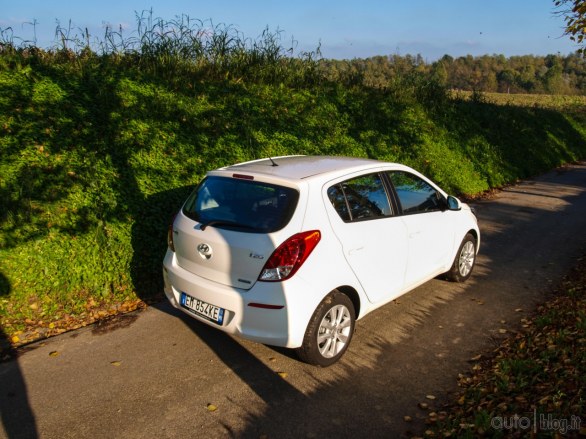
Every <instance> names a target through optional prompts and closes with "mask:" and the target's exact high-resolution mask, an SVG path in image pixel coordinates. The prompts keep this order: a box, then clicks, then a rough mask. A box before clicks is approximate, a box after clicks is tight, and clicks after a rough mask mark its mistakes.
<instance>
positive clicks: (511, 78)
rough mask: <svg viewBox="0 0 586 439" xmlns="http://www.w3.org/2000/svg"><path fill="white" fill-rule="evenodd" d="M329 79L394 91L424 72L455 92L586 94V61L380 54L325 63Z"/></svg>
mask: <svg viewBox="0 0 586 439" xmlns="http://www.w3.org/2000/svg"><path fill="white" fill-rule="evenodd" d="M321 67H322V69H323V71H324V74H325V76H326V77H327V78H328V79H330V80H334V81H341V82H345V83H350V84H356V85H358V84H362V85H366V86H369V87H374V88H388V87H389V86H390V85H392V84H393V82H394V81H396V78H398V77H402V76H405V75H406V74H414V73H415V74H421V75H424V76H427V77H429V79H433V80H434V81H435V82H436V83H438V84H440V85H442V86H445V87H447V88H450V89H456V90H468V91H478V92H500V93H539V94H560V95H584V94H586V60H585V59H584V58H583V57H582V55H581V54H580V53H578V52H577V53H572V54H569V55H566V56H563V55H560V54H557V55H547V56H536V55H523V56H511V57H508V58H507V57H505V56H504V55H483V56H472V55H467V56H461V57H458V58H454V57H452V56H450V55H444V56H443V57H442V58H441V59H439V60H437V61H435V62H433V63H428V62H426V61H425V60H424V59H423V57H422V56H421V55H417V56H413V55H405V56H400V55H389V56H374V57H371V58H366V59H353V60H345V61H340V60H322V61H321Z"/></svg>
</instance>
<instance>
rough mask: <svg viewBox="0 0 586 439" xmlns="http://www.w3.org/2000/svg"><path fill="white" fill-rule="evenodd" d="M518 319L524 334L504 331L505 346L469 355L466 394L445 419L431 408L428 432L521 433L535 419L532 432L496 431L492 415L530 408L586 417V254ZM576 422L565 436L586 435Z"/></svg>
mask: <svg viewBox="0 0 586 439" xmlns="http://www.w3.org/2000/svg"><path fill="white" fill-rule="evenodd" d="M515 311H517V312H520V311H521V309H520V308H518V309H516V310H515ZM520 323H521V327H522V330H521V332H518V333H513V332H511V331H510V330H509V331H505V330H499V331H498V332H499V333H502V334H505V333H506V334H507V338H506V339H504V340H503V341H502V343H501V344H500V346H498V347H497V348H496V349H495V350H494V351H493V352H492V353H490V354H489V355H486V356H484V355H477V356H475V357H473V358H472V359H471V360H470V361H471V362H472V363H473V365H472V367H471V370H470V372H469V374H467V375H463V374H460V376H459V380H458V385H459V386H460V387H461V389H462V390H461V392H460V394H459V395H457V396H456V397H455V399H454V401H453V402H451V403H450V404H448V405H447V406H446V407H445V412H440V413H445V414H446V415H445V416H442V417H441V418H443V419H441V420H440V416H432V413H429V414H428V419H427V424H428V425H430V426H432V429H431V430H429V431H426V433H425V434H426V436H430V437H431V436H433V437H460V436H467V437H468V436H469V437H478V436H488V437H492V436H494V435H495V434H497V435H499V434H505V436H507V435H512V436H511V437H521V436H524V435H526V434H529V433H532V432H533V428H534V427H536V426H534V425H531V431H525V430H523V429H520V428H516V429H515V428H511V429H509V430H507V431H496V430H495V429H494V428H493V426H492V425H491V421H492V420H493V419H495V418H497V419H508V420H511V419H514V417H515V416H517V417H519V416H525V415H527V414H529V415H530V417H529V415H528V418H530V419H531V420H532V419H534V418H533V414H537V416H539V415H541V414H543V415H544V416H546V417H547V416H549V417H550V418H551V419H557V420H567V421H568V422H569V421H570V420H571V419H572V416H574V417H578V418H579V419H581V421H582V424H584V423H585V422H586V417H585V416H586V415H585V414H586V258H582V259H579V264H578V266H577V267H576V268H575V269H574V270H573V272H572V274H571V275H570V276H568V277H567V278H566V279H565V281H564V282H563V283H562V285H561V287H560V288H558V290H557V291H556V296H555V297H554V298H553V299H552V300H551V301H549V302H547V303H546V304H544V305H542V306H540V307H539V308H538V310H537V312H536V313H535V315H534V316H533V317H532V318H523V319H521V322H520ZM421 405H422V404H421V403H420V404H419V407H421ZM558 425H559V424H558ZM570 426H571V425H570ZM574 427H575V428H574V430H568V431H567V432H566V433H567V434H566V435H565V436H567V437H578V435H581V434H582V433H580V430H579V429H580V426H579V425H577V424H576V423H575V424H574ZM540 428H541V427H540V426H539V425H538V426H537V430H538V435H537V437H541V435H543V436H544V437H546V436H547V437H550V436H551V437H556V436H558V435H559V434H557V433H559V431H552V430H551V429H550V430H547V429H544V428H542V429H541V430H540Z"/></svg>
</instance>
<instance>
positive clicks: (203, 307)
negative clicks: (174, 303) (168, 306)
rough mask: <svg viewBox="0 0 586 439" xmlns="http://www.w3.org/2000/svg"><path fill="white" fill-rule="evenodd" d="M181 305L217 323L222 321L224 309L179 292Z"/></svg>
mask: <svg viewBox="0 0 586 439" xmlns="http://www.w3.org/2000/svg"><path fill="white" fill-rule="evenodd" d="M181 306H182V307H183V308H187V309H188V310H190V311H191V312H193V313H194V314H197V315H198V316H201V317H203V318H204V319H207V320H210V321H212V322H214V323H217V324H218V325H221V324H222V323H223V322H224V309H223V308H220V307H219V306H215V305H212V304H210V303H207V302H204V301H203V300H199V299H196V298H195V297H191V296H190V295H188V294H185V293H181Z"/></svg>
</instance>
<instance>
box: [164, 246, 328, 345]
mask: <svg viewBox="0 0 586 439" xmlns="http://www.w3.org/2000/svg"><path fill="white" fill-rule="evenodd" d="M163 278H164V282H165V286H164V291H165V295H166V296H167V299H168V300H169V302H171V304H172V305H173V306H174V307H175V308H177V309H179V310H181V311H183V312H185V313H186V314H187V315H189V316H190V317H193V318H195V319H197V320H199V321H201V322H202V323H205V324H206V325H209V326H212V327H214V328H217V329H219V330H221V331H224V332H226V333H228V334H233V335H236V336H240V337H243V338H245V339H248V340H252V341H255V342H259V343H265V344H269V345H274V346H282V347H287V348H296V347H299V346H301V344H302V342H303V337H304V335H305V329H306V327H307V324H308V322H309V319H310V318H311V314H312V311H313V310H314V309H315V307H316V306H317V304H310V303H307V302H305V303H304V301H303V300H302V299H303V295H300V294H299V291H307V290H308V288H310V286H309V285H303V283H304V280H303V279H302V278H301V277H297V279H295V278H292V279H289V280H288V281H286V282H256V284H255V285H253V287H252V288H250V289H249V290H243V289H239V288H235V287H230V286H227V285H222V284H219V283H217V282H213V281H210V280H208V279H205V278H202V277H200V276H197V275H195V274H193V273H191V272H189V271H187V270H184V269H183V268H181V267H180V266H178V265H177V260H176V258H175V253H174V252H172V251H170V250H167V254H166V256H165V259H164V261H163ZM292 281H293V282H292ZM293 291H297V294H293ZM182 292H184V293H186V294H188V295H190V296H192V297H195V298H196V299H199V300H203V301H204V302H207V303H209V304H211V305H215V306H219V307H220V308H223V309H224V310H225V311H224V321H223V323H222V325H219V324H217V323H215V322H211V321H209V320H207V319H206V318H204V317H201V316H199V315H197V314H195V313H193V312H192V311H191V310H188V309H186V308H184V307H182V306H181V305H180V296H181V293H182ZM251 304H263V305H269V306H271V308H270V309H267V308H258V307H255V306H251ZM293 316H295V318H293Z"/></svg>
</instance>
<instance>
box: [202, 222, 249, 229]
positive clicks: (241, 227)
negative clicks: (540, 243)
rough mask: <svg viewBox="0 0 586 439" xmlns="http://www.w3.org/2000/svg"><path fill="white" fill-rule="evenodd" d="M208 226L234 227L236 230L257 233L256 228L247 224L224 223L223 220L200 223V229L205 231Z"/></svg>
mask: <svg viewBox="0 0 586 439" xmlns="http://www.w3.org/2000/svg"><path fill="white" fill-rule="evenodd" d="M209 226H229V227H235V228H238V229H246V230H254V231H258V229H257V228H256V227H252V226H249V225H247V224H240V223H235V222H233V221H224V220H212V221H209V222H207V223H201V227H200V229H201V230H205V229H206V227H209Z"/></svg>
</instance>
